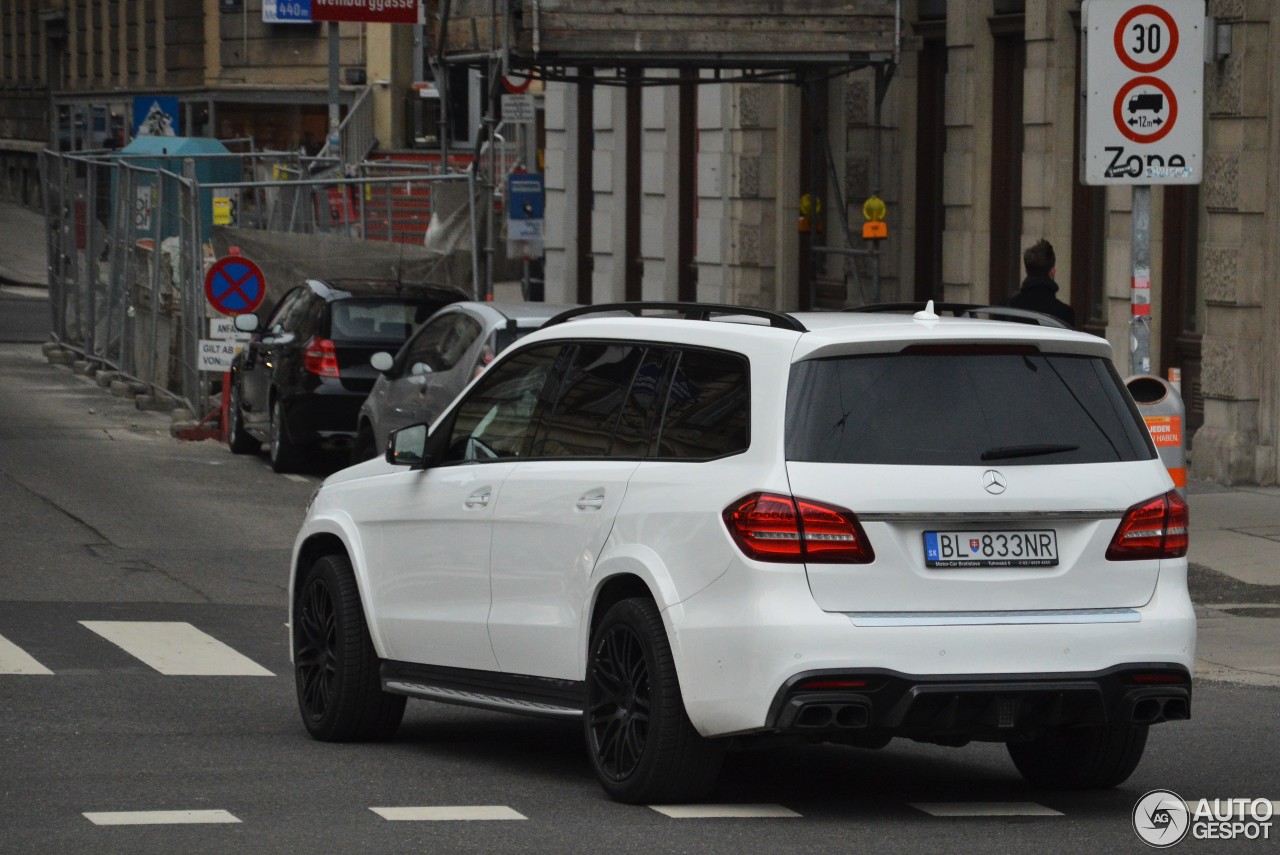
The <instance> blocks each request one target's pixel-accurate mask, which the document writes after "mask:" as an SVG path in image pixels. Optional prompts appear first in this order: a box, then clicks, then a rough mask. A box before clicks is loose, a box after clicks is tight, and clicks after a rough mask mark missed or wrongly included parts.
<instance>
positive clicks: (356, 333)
mask: <svg viewBox="0 0 1280 855" xmlns="http://www.w3.org/2000/svg"><path fill="white" fill-rule="evenodd" d="M331 312H332V315H331V319H330V334H329V337H330V338H332V339H333V340H334V341H335V342H337V343H338V344H343V343H355V342H359V343H362V344H364V343H367V344H373V345H392V344H395V345H399V344H404V341H405V339H407V338H408V337H409V334H410V333H411V332H413V329H414V327H415V325H417V324H419V323H421V322H422V321H423V320H425V319H426V316H427V314H429V313H430V309H429V307H428V306H426V305H425V304H423V303H416V302H410V301H405V300H360V299H354V300H338V301H336V302H334V303H333V304H332V306H331Z"/></svg>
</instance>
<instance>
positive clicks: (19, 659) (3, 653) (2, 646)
mask: <svg viewBox="0 0 1280 855" xmlns="http://www.w3.org/2000/svg"><path fill="white" fill-rule="evenodd" d="M52 673H53V672H52V671H50V670H49V669H48V668H46V667H44V666H43V665H41V664H40V663H39V662H37V661H36V660H35V659H32V658H31V656H30V655H29V654H28V653H27V651H25V650H23V649H22V648H21V647H19V646H18V645H16V644H14V643H13V642H12V641H10V640H9V639H7V638H5V637H4V636H3V635H0V674H52Z"/></svg>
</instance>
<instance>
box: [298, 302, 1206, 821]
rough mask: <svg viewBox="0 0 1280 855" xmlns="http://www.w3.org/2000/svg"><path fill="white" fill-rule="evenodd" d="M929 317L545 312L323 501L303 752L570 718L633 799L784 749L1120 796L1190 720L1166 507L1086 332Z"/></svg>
mask: <svg viewBox="0 0 1280 855" xmlns="http://www.w3.org/2000/svg"><path fill="white" fill-rule="evenodd" d="M917 308H918V307H917ZM946 309H948V310H947V311H944V307H936V308H935V307H934V306H933V304H932V303H930V304H929V305H928V306H927V307H925V308H924V309H922V310H920V311H917V312H915V313H914V314H900V313H893V312H885V311H867V310H864V311H852V312H837V313H803V314H782V313H775V312H769V311H765V310H759V309H744V308H740V307H729V306H710V305H702V304H662V303H632V304H611V305H596V306H588V307H583V308H580V309H574V310H571V311H568V312H565V313H563V314H561V315H559V316H557V317H555V318H553V319H552V320H551V321H549V322H548V323H547V324H546V326H544V327H543V328H542V329H541V330H539V331H537V332H535V333H532V334H530V335H528V336H527V337H525V338H524V339H522V340H521V341H520V342H519V343H518V344H517V345H515V346H513V347H511V348H510V349H508V350H507V351H505V352H504V353H503V354H502V355H501V356H500V357H499V359H498V360H496V361H495V362H494V363H493V364H492V365H491V366H490V367H489V368H488V369H487V370H486V371H485V372H484V373H483V374H481V375H480V377H479V378H477V379H476V380H474V381H473V382H472V383H471V384H470V385H469V386H468V387H467V388H466V389H465V390H464V391H463V392H462V394H461V395H460V396H459V397H458V399H457V400H455V401H454V402H453V404H452V405H451V406H450V407H449V408H448V409H447V410H446V411H445V412H444V414H443V415H441V416H440V417H439V418H438V419H437V420H436V421H435V422H434V423H433V424H432V425H431V426H430V429H428V426H427V425H414V426H410V427H406V428H404V429H402V430H400V431H397V432H396V433H394V434H393V435H392V437H391V439H390V442H389V444H388V449H387V453H386V456H385V458H382V457H379V458H377V459H375V460H371V461H368V462H366V463H362V464H360V465H357V466H353V467H351V468H350V469H346V470H343V471H341V472H338V473H336V474H335V475H333V476H332V477H330V478H329V479H328V480H327V481H325V483H324V485H323V486H322V487H321V489H320V490H319V492H318V493H317V495H316V497H315V498H314V500H313V501H312V503H311V505H310V508H309V510H308V512H307V515H306V520H305V522H304V523H303V526H302V530H301V531H300V532H299V534H298V538H297V542H296V545H295V548H294V553H293V560H292V570H291V574H290V589H289V590H290V594H289V597H290V604H291V606H290V627H291V630H290V631H291V636H292V654H293V661H294V665H295V672H296V682H297V690H298V700H299V705H300V708H301V713H302V718H303V721H304V723H305V725H306V727H307V729H308V731H309V732H310V733H311V734H312V735H313V736H314V737H316V738H317V739H321V740H355V739H375V738H385V737H387V736H389V735H391V734H392V733H393V732H394V731H395V729H396V728H397V726H398V725H399V723H400V719H401V716H402V715H403V712H404V705H405V699H406V698H422V699H427V700H433V701H442V702H446V703H455V704H466V705H471V706H476V707H483V708H488V709H497V710H506V711H510V712H516V713H526V714H531V715H540V716H552V717H557V718H565V719H577V720H581V722H582V725H583V731H584V735H585V741H586V746H587V751H588V753H589V755H590V758H591V761H592V764H593V766H594V768H595V770H596V772H597V774H598V776H599V779H600V781H601V783H602V784H603V786H604V788H605V790H606V791H607V792H608V794H609V795H610V796H612V797H613V798H615V799H618V800H620V801H624V802H632V803H653V802H674V801H681V800H691V799H697V798H702V797H705V796H706V795H707V794H708V793H709V792H710V791H711V789H712V788H713V787H714V785H715V780H716V776H717V774H718V770H719V767H720V761H721V758H722V755H723V752H724V750H725V749H726V748H727V747H733V746H738V745H742V744H744V743H748V742H750V741H755V740H761V739H778V738H779V737H791V738H794V739H803V740H808V741H828V742H839V743H847V744H851V745H856V746H864V747H880V746H884V745H886V744H887V743H888V742H889V741H890V740H891V739H893V738H894V737H901V738H906V739H913V740H919V741H923V742H931V743H937V744H942V745H953V746H960V745H963V744H965V743H967V742H969V741H971V740H983V741H996V742H1003V743H1006V744H1007V745H1008V750H1009V754H1010V755H1011V757H1012V760H1013V763H1014V765H1015V766H1016V767H1017V769H1018V771H1020V772H1021V773H1022V775H1023V776H1024V777H1025V778H1026V779H1027V780H1029V781H1030V782H1032V783H1033V784H1036V785H1039V786H1050V787H1066V788H1098V787H1110V786H1114V785H1116V784H1118V783H1120V782H1121V781H1123V780H1125V779H1126V778H1127V777H1128V776H1129V775H1130V774H1131V773H1132V772H1133V770H1134V768H1135V767H1136V765H1137V764H1138V761H1139V760H1140V758H1141V756H1142V752H1143V748H1144V746H1145V744H1146V739H1147V730H1148V727H1149V726H1150V725H1153V724H1157V723H1160V722H1164V721H1169V720H1178V719H1186V718H1188V717H1189V715H1190V705H1191V667H1192V662H1193V659H1194V652H1195V651H1194V648H1195V615H1194V612H1193V610H1192V605H1191V602H1190V599H1189V597H1188V594H1187V561H1186V558H1185V555H1186V551H1187V516H1188V515H1187V505H1186V502H1185V501H1184V500H1183V498H1182V497H1181V496H1180V495H1179V493H1178V492H1177V491H1176V490H1175V488H1174V485H1173V482H1172V480H1171V478H1170V476H1169V474H1168V472H1167V471H1166V469H1165V467H1164V466H1163V465H1162V464H1161V462H1160V460H1159V458H1158V456H1157V454H1156V449H1155V447H1154V445H1153V444H1152V441H1151V438H1150V436H1149V435H1148V433H1147V430H1146V428H1145V426H1144V424H1143V421H1142V419H1141V417H1140V415H1139V413H1138V410H1137V408H1136V406H1135V405H1134V403H1133V401H1132V399H1131V398H1130V397H1129V395H1128V393H1127V391H1126V389H1125V387H1124V385H1123V383H1122V382H1121V381H1120V379H1119V377H1118V376H1117V374H1116V371H1115V368H1114V367H1113V365H1112V362H1111V349H1110V347H1109V345H1108V344H1107V343H1106V342H1105V341H1103V340H1101V339H1099V338H1095V337H1093V336H1090V335H1086V334H1083V333H1078V332H1073V331H1070V330H1067V329H1063V328H1060V327H1059V326H1058V325H1057V324H1056V322H1054V321H1051V320H1049V319H1045V318H1042V317H1041V316H1037V315H1032V314H1031V313H1026V312H1019V311H1017V310H1011V309H993V308H990V307H986V308H982V309H976V308H975V307H968V306H960V307H946ZM653 312H657V313H659V314H657V315H654V314H652V313H653ZM940 313H941V315H945V316H940ZM992 318H1004V319H1003V320H993V319H992ZM1037 319H1038V321H1039V323H1037ZM1015 321H1016V322H1015ZM1028 321H1030V322H1029V323H1028Z"/></svg>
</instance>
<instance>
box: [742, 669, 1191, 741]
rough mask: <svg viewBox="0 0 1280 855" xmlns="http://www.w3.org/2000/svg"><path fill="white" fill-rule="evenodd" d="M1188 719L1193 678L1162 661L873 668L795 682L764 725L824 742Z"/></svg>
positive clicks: (964, 736)
mask: <svg viewBox="0 0 1280 855" xmlns="http://www.w3.org/2000/svg"><path fill="white" fill-rule="evenodd" d="M860 683H861V684H863V685H857V684H860ZM1190 717H1191V675H1190V674H1189V673H1187V671H1186V669H1185V668H1182V667H1181V666H1178V665H1171V664H1168V663H1154V664H1132V665H1124V666H1119V667H1115V668H1109V669H1107V670H1105V671H1099V672H1096V673H1092V674H1079V673H1070V674H994V675H971V676H960V675H955V676H952V675H948V676H932V677H921V676H916V675H910V674H899V673H896V672H893V671H886V670H877V669H871V670H866V671H859V672H857V673H850V672H845V671H840V672H833V671H820V672H809V673H804V674H797V675H795V676H794V677H792V678H791V679H789V680H787V682H786V684H784V685H783V686H782V688H780V689H779V690H778V693H777V695H776V696H775V698H774V702H773V704H772V706H771V707H770V710H769V716H768V719H767V721H766V727H767V729H768V730H771V731H774V732H778V733H799V734H807V735H814V736H818V735H823V736H827V737H829V738H839V737H841V736H848V737H858V736H866V737H870V736H872V735H883V736H905V737H911V738H919V739H927V740H941V741H947V740H956V741H960V740H968V739H983V740H998V741H1005V740H1008V739H1017V738H1027V737H1032V736H1035V735H1037V734H1038V733H1040V732H1043V731H1044V730H1046V729H1048V728H1056V727H1075V726H1082V725H1105V724H1122V723H1130V724H1144V725H1149V724H1158V723H1160V722H1163V721H1181V720H1184V719H1187V718H1190Z"/></svg>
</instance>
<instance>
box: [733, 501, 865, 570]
mask: <svg viewBox="0 0 1280 855" xmlns="http://www.w3.org/2000/svg"><path fill="white" fill-rule="evenodd" d="M723 516H724V524H725V525H726V526H727V527H728V529H729V534H731V535H732V536H733V540H734V542H735V543H737V544H738V547H739V548H740V549H741V550H742V551H743V552H744V553H745V554H746V555H747V557H748V558H754V559H756V560H757V561H777V562H791V563H801V562H805V561H815V562H821V563H825V564H870V563H871V562H872V561H874V560H875V557H876V556H875V552H873V551H872V549H871V543H870V542H869V541H868V540H867V534H866V532H864V531H863V530H862V525H861V524H860V523H859V522H858V518H857V517H856V516H854V514H853V512H852V511H849V510H846V509H844V508H838V507H836V506H834V505H825V504H822V503H821V502H814V501H811V500H809V499H796V498H793V497H791V496H785V495H778V494H776V493H752V494H751V495H750V496H746V497H745V498H742V499H739V500H738V501H736V502H734V503H733V504H732V505H730V506H729V507H727V508H725V509H724V514H723Z"/></svg>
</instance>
